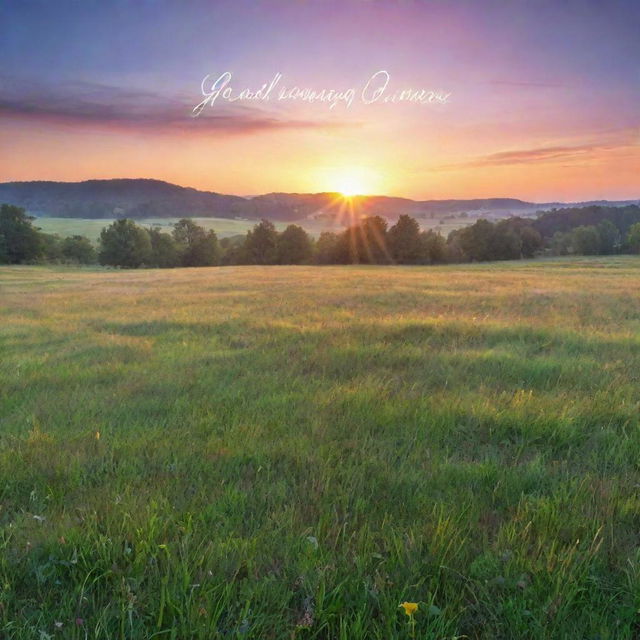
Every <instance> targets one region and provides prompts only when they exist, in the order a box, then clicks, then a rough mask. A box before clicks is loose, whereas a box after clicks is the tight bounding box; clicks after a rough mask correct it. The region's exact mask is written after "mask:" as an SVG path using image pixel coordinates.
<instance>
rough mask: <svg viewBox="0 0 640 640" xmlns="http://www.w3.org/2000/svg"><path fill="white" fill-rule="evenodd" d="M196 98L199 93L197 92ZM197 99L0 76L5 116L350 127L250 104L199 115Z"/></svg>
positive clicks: (233, 130) (152, 126) (123, 123)
mask: <svg viewBox="0 0 640 640" xmlns="http://www.w3.org/2000/svg"><path fill="white" fill-rule="evenodd" d="M196 97H197V96H196ZM196 102H197V100H194V103H193V104H187V103H186V102H185V101H182V100H179V99H176V98H173V97H168V96H162V95H158V94H154V93H151V92H145V91H139V90H132V89H123V88H116V87H110V86H105V85H100V84H93V83H86V82H80V83H74V84H70V85H66V86H64V87H58V88H56V89H52V88H47V89H45V90H35V89H33V88H27V87H24V86H18V85H16V84H15V83H14V82H13V81H11V80H7V79H6V78H5V79H0V119H3V118H6V119H17V120H25V121H34V122H47V123H52V124H62V125H68V126H74V127H76V126H86V127H93V128H96V127H98V128H108V129H125V130H132V129H133V130H137V131H154V132H159V131H160V132H162V131H165V132H172V131H191V132H211V133H214V132H218V133H223V134H246V133H258V132H261V131H273V130H281V129H326V128H335V127H342V126H347V123H346V122H341V121H336V120H328V121H324V120H304V119H291V118H286V117H282V116H279V115H276V114H274V113H269V112H266V111H263V110H259V109H257V108H251V107H248V106H245V105H234V107H233V109H230V108H228V107H225V106H220V107H218V106H217V105H216V107H215V113H214V109H213V108H209V109H206V110H205V111H203V113H202V114H201V115H200V116H198V117H197V118H194V117H192V116H191V112H192V109H193V107H194V106H195V104H196Z"/></svg>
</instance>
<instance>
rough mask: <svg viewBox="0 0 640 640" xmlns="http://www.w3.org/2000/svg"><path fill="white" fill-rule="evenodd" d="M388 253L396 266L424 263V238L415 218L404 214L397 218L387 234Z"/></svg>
mask: <svg viewBox="0 0 640 640" xmlns="http://www.w3.org/2000/svg"><path fill="white" fill-rule="evenodd" d="M387 244H388V247H389V253H390V255H391V258H392V259H393V260H394V262H397V263H398V264H420V263H422V262H426V257H427V256H426V255H425V253H426V252H425V246H424V238H423V237H422V236H421V235H420V225H419V224H418V222H417V220H416V219H415V218H412V217H411V216H408V215H406V214H403V215H401V216H400V217H399V218H398V222H396V224H394V225H393V226H392V227H391V228H390V229H389V231H388V233H387Z"/></svg>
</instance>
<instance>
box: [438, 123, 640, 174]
mask: <svg viewBox="0 0 640 640" xmlns="http://www.w3.org/2000/svg"><path fill="white" fill-rule="evenodd" d="M637 138H638V136H637V132H634V131H625V132H623V135H622V136H618V137H617V139H615V140H614V139H610V140H607V141H604V140H603V141H599V142H590V143H586V144H581V145H557V146H549V147H536V148H532V149H518V150H514V151H499V152H497V153H490V154H488V155H484V156H479V157H477V158H473V159H471V160H469V161H466V162H460V163H456V164H449V165H442V166H440V167H438V169H439V170H441V171H450V170H457V169H477V168H482V167H497V166H504V165H514V164H540V163H549V162H551V163H554V162H557V161H563V162H566V161H567V160H569V161H572V160H573V161H584V160H588V159H591V158H593V157H595V156H596V155H597V154H598V153H599V152H603V151H613V150H617V149H626V148H633V149H640V146H639V145H638V139H637Z"/></svg>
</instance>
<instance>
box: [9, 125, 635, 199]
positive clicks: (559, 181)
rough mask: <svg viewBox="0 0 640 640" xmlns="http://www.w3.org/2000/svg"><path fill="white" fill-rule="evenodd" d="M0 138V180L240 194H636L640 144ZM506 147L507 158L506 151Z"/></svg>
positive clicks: (66, 135)
mask: <svg viewBox="0 0 640 640" xmlns="http://www.w3.org/2000/svg"><path fill="white" fill-rule="evenodd" d="M407 135H408V134H407ZM425 135H426V134H425ZM0 137H2V139H3V146H4V147H5V148H10V149H11V153H10V154H9V153H5V154H0V181H20V180H57V181H69V182H74V181H80V180H88V179H108V178H154V179H158V180H166V181H167V182H172V183H175V184H178V185H181V186H185V187H193V188H196V189H201V190H206V191H216V192H218V193H226V194H236V195H244V196H251V195H258V194H261V193H270V192H289V193H294V192H295V193H317V192H321V191H330V192H340V193H342V194H344V195H345V196H353V195H387V196H396V197H407V198H413V199H416V200H429V199H448V198H460V199H465V198H487V197H513V198H520V199H522V200H528V201H532V202H555V201H567V202H568V201H584V200H596V199H620V200H623V199H636V198H638V197H640V191H639V188H640V187H639V185H638V180H637V176H638V175H640V151H639V147H638V146H637V145H636V144H633V143H631V144H629V143H627V144H619V145H617V146H614V145H610V146H606V145H603V146H598V145H593V147H592V148H582V147H578V146H577V145H578V143H577V142H576V141H573V140H570V139H566V140H562V141H558V142H555V143H554V145H555V146H556V147H558V146H561V145H562V146H563V147H565V148H568V149H571V148H572V145H574V146H576V149H577V151H576V152H575V153H570V152H569V151H567V152H563V154H560V155H558V156H557V157H556V156H554V155H553V154H549V157H546V156H544V157H542V156H538V155H535V154H533V153H532V152H530V151H527V150H528V149H532V148H534V149H535V148H537V147H545V146H551V145H550V144H549V143H547V144H541V143H540V142H539V141H538V140H536V139H535V136H533V137H531V138H529V139H527V135H525V134H523V135H522V137H521V138H520V140H519V141H514V140H512V139H510V137H509V136H504V138H503V140H499V139H496V140H494V142H493V144H492V146H491V147H485V146H484V145H482V146H483V147H484V153H481V152H480V150H479V149H478V145H477V144H476V141H477V139H476V138H475V136H474V135H473V133H472V132H469V131H454V130H452V131H451V134H450V136H449V137H448V138H447V139H440V138H438V136H434V137H433V139H432V140H431V143H430V146H429V153H424V152H423V151H422V150H421V149H418V148H414V147H409V148H407V147H406V145H405V144H403V142H402V140H403V139H404V136H399V135H398V132H397V131H395V130H393V129H391V130H387V128H386V127H383V128H381V129H380V130H378V131H372V132H371V133H370V135H368V136H366V137H363V136H362V135H361V132H359V131H358V130H345V131H341V132H340V133H339V134H337V133H336V132H335V131H329V132H321V131H317V130H314V131H303V132H300V131H296V132H293V131H279V132H277V133H261V134H256V135H250V136H233V135H229V136H226V137H219V138H217V139H216V142H215V145H214V146H215V153H211V148H212V147H211V144H212V143H211V140H209V139H207V138H206V137H203V136H198V135H193V134H182V135H179V134H171V135H169V134H156V135H154V134H152V133H150V132H146V133H139V134H137V135H134V134H132V133H131V132H128V133H127V132H122V131H118V130H112V131H104V130H103V131H98V130H87V129H84V128H79V129H75V130H74V129H71V128H68V127H62V126H54V125H49V126H46V127H45V126H43V127H39V128H37V130H36V129H34V128H32V127H29V126H25V124H24V123H17V125H15V123H14V126H10V127H1V128H0ZM301 139H302V140H303V143H302V144H301ZM276 142H277V145H276V144H275V143H276ZM305 149H312V150H313V151H305ZM513 149H524V150H525V151H521V152H519V151H511V150H513ZM465 150H466V151H465ZM505 152H508V153H509V154H511V156H513V157H512V158H511V156H510V157H504V156H503V155H501V154H504V153H505ZM79 159H81V162H80V161H79Z"/></svg>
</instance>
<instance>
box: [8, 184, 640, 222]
mask: <svg viewBox="0 0 640 640" xmlns="http://www.w3.org/2000/svg"><path fill="white" fill-rule="evenodd" d="M0 202H6V203H9V204H15V205H18V206H20V207H24V208H25V209H26V210H27V211H28V212H29V213H30V214H31V215H35V216H49V217H61V218H114V217H129V218H175V217H198V218H200V217H202V218H208V217H212V218H213V217H215V218H246V219H249V220H256V219H260V218H267V219H269V220H274V221H296V220H300V221H301V220H305V219H310V218H322V217H333V216H335V215H336V214H337V213H338V211H339V209H340V205H341V204H342V203H343V200H342V197H341V196H340V194H337V193H327V192H325V193H268V194H265V195H259V196H253V197H251V198H243V197H241V196H234V195H225V194H221V193H216V192H213V191H199V190H198V189H192V188H190V187H181V186H178V185H175V184H171V183H169V182H164V181H162V180H153V179H149V178H116V179H111V180H85V181H83V182H51V181H32V182H4V183H0ZM351 202H352V203H353V206H354V207H356V208H357V210H358V213H359V214H361V215H380V216H383V217H385V218H387V219H389V220H394V219H396V218H397V217H398V216H399V215H401V214H403V213H407V214H410V215H412V216H414V217H416V218H433V217H438V216H444V215H452V214H460V213H463V212H466V213H469V214H470V215H473V216H474V217H477V216H478V215H482V214H485V215H496V216H500V217H504V216H506V215H509V214H511V213H513V214H517V215H531V214H533V213H535V212H536V211H545V210H549V209H552V208H557V207H567V206H588V205H594V204H597V205H607V206H622V205H625V204H636V203H639V202H640V200H625V201H609V200H600V201H591V202H581V203H560V202H547V203H535V202H526V201H523V200H518V199H516V198H476V199H471V200H411V199H409V198H397V197H390V196H354V197H353V198H351Z"/></svg>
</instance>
